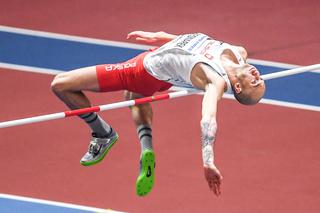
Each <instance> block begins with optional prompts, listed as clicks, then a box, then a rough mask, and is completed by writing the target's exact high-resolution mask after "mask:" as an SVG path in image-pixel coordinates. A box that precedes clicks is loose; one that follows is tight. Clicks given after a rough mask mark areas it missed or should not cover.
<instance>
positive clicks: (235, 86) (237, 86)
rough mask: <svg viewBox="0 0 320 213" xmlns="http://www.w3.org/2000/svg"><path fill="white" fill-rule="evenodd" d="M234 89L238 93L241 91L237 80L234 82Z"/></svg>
mask: <svg viewBox="0 0 320 213" xmlns="http://www.w3.org/2000/svg"><path fill="white" fill-rule="evenodd" d="M234 91H235V92H236V93H237V94H239V93H240V92H241V91H242V88H241V85H240V83H239V82H237V83H235V84H234Z"/></svg>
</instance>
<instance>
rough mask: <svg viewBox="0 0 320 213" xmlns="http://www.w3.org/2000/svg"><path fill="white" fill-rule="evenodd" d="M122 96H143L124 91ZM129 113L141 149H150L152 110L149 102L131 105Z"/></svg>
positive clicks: (129, 98)
mask: <svg viewBox="0 0 320 213" xmlns="http://www.w3.org/2000/svg"><path fill="white" fill-rule="evenodd" d="M124 97H125V99H126V100H131V99H137V98H142V97H144V96H142V95H140V94H137V93H133V92H129V91H125V92H124ZM130 109H131V115H132V118H133V122H134V123H135V125H136V128H137V133H138V136H139V139H140V143H141V151H144V150H145V149H150V150H152V149H153V148H152V129H151V125H152V119H153V112H152V108H151V105H150V103H146V104H141V105H138V106H131V107H130Z"/></svg>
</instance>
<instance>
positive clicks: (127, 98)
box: [123, 90, 132, 101]
mask: <svg viewBox="0 0 320 213" xmlns="http://www.w3.org/2000/svg"><path fill="white" fill-rule="evenodd" d="M123 98H124V100H126V101H128V100H131V99H132V98H131V92H129V91H128V90H125V91H124V92H123Z"/></svg>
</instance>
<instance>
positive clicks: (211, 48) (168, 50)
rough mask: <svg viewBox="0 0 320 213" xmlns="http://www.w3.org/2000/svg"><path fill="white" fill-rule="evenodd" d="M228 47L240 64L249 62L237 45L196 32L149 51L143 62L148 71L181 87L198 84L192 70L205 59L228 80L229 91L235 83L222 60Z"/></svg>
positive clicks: (191, 86) (190, 86) (205, 61)
mask: <svg viewBox="0 0 320 213" xmlns="http://www.w3.org/2000/svg"><path fill="white" fill-rule="evenodd" d="M226 49H229V50H231V51H232V52H233V54H234V55H235V56H236V58H237V60H238V62H239V64H243V63H245V62H244V60H243V58H242V56H241V54H240V53H239V52H238V50H237V49H236V48H234V47H233V46H231V45H229V44H227V43H223V42H221V41H217V40H214V39H212V38H210V37H209V36H207V35H205V34H202V33H193V34H185V35H180V36H178V37H177V38H175V39H173V40H172V41H170V42H168V43H166V44H164V45H163V46H161V47H160V48H158V49H156V50H155V51H153V52H150V53H148V54H147V55H146V57H145V58H144V60H143V64H144V67H145V69H146V70H147V72H148V73H149V74H151V75H152V76H154V77H155V78H157V79H159V80H162V81H166V82H169V83H171V84H172V85H174V86H177V87H185V88H194V86H193V85H192V83H191V80H190V75H191V71H192V69H193V67H194V66H195V65H196V64H197V63H205V64H207V65H209V66H210V67H211V68H212V71H214V72H216V73H217V74H219V75H220V76H221V77H222V78H223V79H224V80H225V82H226V84H227V88H228V89H227V92H229V93H231V92H232V89H231V84H230V81H229V78H228V75H227V73H226V71H225V69H224V68H223V66H222V64H221V60H220V56H221V54H222V52H223V51H224V50H226Z"/></svg>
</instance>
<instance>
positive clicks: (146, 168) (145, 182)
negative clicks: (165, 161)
mask: <svg viewBox="0 0 320 213" xmlns="http://www.w3.org/2000/svg"><path fill="white" fill-rule="evenodd" d="M154 167H155V156H154V152H153V151H152V150H146V151H143V152H142V155H141V171H140V175H139V177H138V178H137V181H136V193H137V195H138V196H145V195H147V194H148V193H149V192H150V191H151V190H152V188H153V185H154V177H155V174H154V171H155V168H154Z"/></svg>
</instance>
